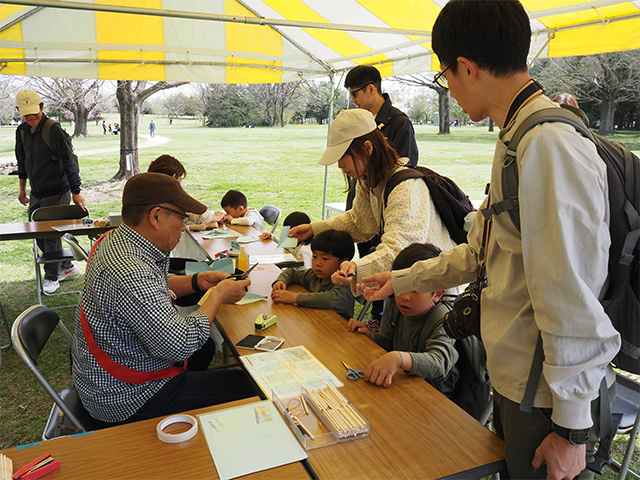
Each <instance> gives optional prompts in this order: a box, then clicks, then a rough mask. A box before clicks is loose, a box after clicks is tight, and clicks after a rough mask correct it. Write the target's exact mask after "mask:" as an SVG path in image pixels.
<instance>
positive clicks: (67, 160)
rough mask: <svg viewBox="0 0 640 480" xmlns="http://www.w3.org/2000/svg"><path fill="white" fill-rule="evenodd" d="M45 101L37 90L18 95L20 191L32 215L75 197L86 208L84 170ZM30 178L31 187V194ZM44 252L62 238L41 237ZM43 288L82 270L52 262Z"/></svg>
mask: <svg viewBox="0 0 640 480" xmlns="http://www.w3.org/2000/svg"><path fill="white" fill-rule="evenodd" d="M43 107H44V103H43V102H42V99H41V98H40V95H38V93H37V92H34V91H33V90H21V91H20V92H18V94H17V95H16V108H17V109H18V111H19V112H20V115H22V120H23V122H22V124H21V125H20V126H19V127H18V128H17V130H16V147H15V152H16V159H17V160H18V177H19V179H20V193H19V194H18V201H19V202H20V203H21V204H23V205H29V209H28V216H29V219H31V214H32V213H33V212H34V211H35V210H36V209H38V208H40V207H48V206H51V205H68V204H69V202H70V201H71V199H73V202H74V203H75V204H76V205H79V206H81V207H82V208H84V206H85V203H84V197H83V196H82V195H81V194H80V185H81V184H82V180H80V172H79V167H78V162H77V161H76V159H75V158H74V155H73V149H72V147H71V144H70V142H69V141H68V140H67V136H66V135H65V133H64V132H63V131H62V127H61V126H60V124H59V123H58V122H55V121H53V120H51V119H48V118H47V116H46V115H45V114H44V112H43ZM27 179H29V186H30V188H31V191H30V195H29V196H28V197H27V189H26V187H27ZM38 246H39V247H40V249H41V250H42V251H43V252H44V253H47V252H53V251H59V250H62V243H61V241H60V239H59V238H48V239H40V240H38ZM44 272H45V275H44V283H43V290H44V292H45V293H47V294H51V293H53V292H55V291H56V290H57V289H58V288H59V287H60V283H59V282H60V281H61V280H65V279H67V278H69V277H73V276H76V275H78V274H79V273H80V270H79V269H78V267H76V266H75V265H73V264H72V263H71V262H68V261H67V262H62V263H48V264H45V267H44Z"/></svg>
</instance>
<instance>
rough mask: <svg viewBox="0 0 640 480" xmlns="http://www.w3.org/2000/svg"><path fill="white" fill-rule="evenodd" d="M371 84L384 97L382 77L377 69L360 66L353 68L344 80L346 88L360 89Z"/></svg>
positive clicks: (369, 66)
mask: <svg viewBox="0 0 640 480" xmlns="http://www.w3.org/2000/svg"><path fill="white" fill-rule="evenodd" d="M367 84H371V85H373V86H374V87H376V89H377V90H378V93H379V94H380V95H382V88H381V87H382V77H380V72H379V71H378V69H377V68H376V67H372V66H371V65H358V66H357V67H353V68H352V69H351V70H350V71H349V73H347V77H346V78H345V79H344V88H360V87H364V86H365V85H367Z"/></svg>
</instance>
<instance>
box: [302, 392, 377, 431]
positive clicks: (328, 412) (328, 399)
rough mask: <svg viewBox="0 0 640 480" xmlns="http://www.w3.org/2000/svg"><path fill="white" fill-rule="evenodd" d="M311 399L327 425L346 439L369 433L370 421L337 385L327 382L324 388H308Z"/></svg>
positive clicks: (307, 393) (308, 395) (308, 396)
mask: <svg viewBox="0 0 640 480" xmlns="http://www.w3.org/2000/svg"><path fill="white" fill-rule="evenodd" d="M306 395H307V398H308V399H309V401H310V402H311V403H312V404H313V406H314V407H315V408H316V410H317V411H318V412H320V415H322V416H323V417H324V419H325V423H327V426H328V427H329V428H331V430H333V431H334V432H336V433H337V435H338V438H340V439H344V438H348V437H355V436H359V435H366V434H368V433H369V428H370V427H369V423H368V422H367V421H366V420H365V419H364V417H363V416H362V415H360V413H358V411H357V410H356V409H355V408H354V407H353V405H351V403H350V402H349V400H348V399H347V397H345V396H344V395H343V394H342V393H340V392H339V391H338V389H337V388H336V387H334V386H333V385H331V384H327V385H326V386H325V387H323V388H316V389H313V390H306Z"/></svg>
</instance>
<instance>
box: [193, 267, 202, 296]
mask: <svg viewBox="0 0 640 480" xmlns="http://www.w3.org/2000/svg"><path fill="white" fill-rule="evenodd" d="M198 273H200V272H198ZM198 273H194V274H193V275H191V288H193V291H194V292H201V291H202V289H201V288H200V285H198Z"/></svg>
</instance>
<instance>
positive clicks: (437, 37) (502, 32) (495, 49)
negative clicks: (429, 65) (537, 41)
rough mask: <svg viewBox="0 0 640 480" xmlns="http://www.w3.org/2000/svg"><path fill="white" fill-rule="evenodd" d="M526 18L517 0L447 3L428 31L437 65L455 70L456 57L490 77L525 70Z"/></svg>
mask: <svg viewBox="0 0 640 480" xmlns="http://www.w3.org/2000/svg"><path fill="white" fill-rule="evenodd" d="M530 43H531V26H530V24H529V17H528V16H527V13H526V12H525V10H524V8H523V7H522V5H521V4H520V2H519V1H518V0H450V1H449V2H448V3H447V4H446V5H445V6H444V8H443V9H442V10H441V11H440V14H439V15H438V18H437V19H436V22H435V24H434V25H433V30H432V32H431V46H432V48H433V51H434V53H435V54H436V55H438V58H439V59H440V63H442V64H443V65H446V66H447V67H449V69H450V70H451V72H453V73H456V72H457V71H458V61H457V58H458V57H461V56H462V57H466V58H469V59H470V60H474V61H475V62H476V63H477V64H478V67H480V68H482V69H484V70H488V71H489V72H491V73H492V74H493V75H496V76H505V75H509V74H513V73H516V72H521V71H525V70H527V54H528V53H529V45H530Z"/></svg>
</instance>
